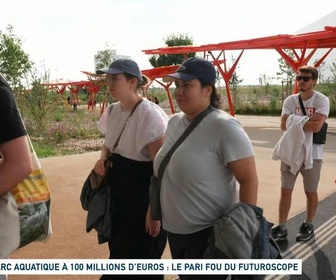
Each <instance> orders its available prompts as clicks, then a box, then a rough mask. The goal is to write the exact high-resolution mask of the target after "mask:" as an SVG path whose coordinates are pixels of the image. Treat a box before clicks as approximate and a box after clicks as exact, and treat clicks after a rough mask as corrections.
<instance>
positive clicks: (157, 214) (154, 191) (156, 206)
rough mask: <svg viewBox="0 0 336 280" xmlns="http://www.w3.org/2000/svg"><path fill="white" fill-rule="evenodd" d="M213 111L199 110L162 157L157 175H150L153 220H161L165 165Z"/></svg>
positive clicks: (150, 202)
mask: <svg viewBox="0 0 336 280" xmlns="http://www.w3.org/2000/svg"><path fill="white" fill-rule="evenodd" d="M212 111H214V108H213V107H211V106H210V107H208V108H207V109H205V110H204V111H203V112H201V113H200V114H199V115H198V116H197V117H196V118H195V119H194V120H193V121H192V122H191V123H190V124H189V126H188V127H187V129H186V130H185V131H184V132H183V134H182V135H181V136H180V138H179V139H178V140H177V141H176V143H175V144H174V145H173V146H172V147H171V149H170V150H169V151H168V153H167V154H166V156H165V157H164V158H163V160H162V162H161V164H160V166H159V170H158V176H155V175H154V176H152V178H151V183H150V186H149V205H150V210H151V211H150V213H151V217H152V219H153V220H161V203H160V188H161V186H160V184H161V179H162V176H163V173H164V171H165V169H166V166H167V164H168V162H169V160H170V158H171V156H172V155H173V153H174V152H175V150H176V149H177V148H178V147H179V146H180V145H181V144H182V142H183V141H184V139H185V138H187V136H188V135H189V134H190V133H191V131H192V130H193V129H194V128H195V127H196V126H197V125H198V124H199V123H200V122H201V120H202V119H203V118H204V117H205V116H206V115H208V114H209V113H211V112H212Z"/></svg>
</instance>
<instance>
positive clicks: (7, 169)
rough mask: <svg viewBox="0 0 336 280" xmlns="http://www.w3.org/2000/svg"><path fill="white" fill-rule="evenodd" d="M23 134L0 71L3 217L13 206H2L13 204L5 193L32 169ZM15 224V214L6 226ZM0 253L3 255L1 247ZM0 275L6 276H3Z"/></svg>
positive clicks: (10, 241) (14, 241)
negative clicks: (6, 210)
mask: <svg viewBox="0 0 336 280" xmlns="http://www.w3.org/2000/svg"><path fill="white" fill-rule="evenodd" d="M26 134H27V133H26V130H25V128H24V125H23V123H22V120H21V117H20V114H19V111H18V108H17V106H16V102H15V99H14V94H13V92H12V90H11V88H10V86H9V84H8V83H7V82H6V80H5V79H4V78H3V77H2V76H1V75H0V152H1V154H2V157H1V159H0V162H1V164H0V217H6V216H8V215H9V214H10V213H6V212H5V211H4V210H1V209H13V208H12V207H9V208H7V207H6V206H7V205H9V206H13V204H14V200H13V199H12V198H11V197H10V196H9V195H8V194H6V193H7V192H8V191H9V190H10V189H11V188H12V187H13V186H15V185H16V184H18V183H19V182H20V181H21V180H23V179H24V178H25V177H26V176H27V175H29V174H30V173H31V172H32V170H33V164H32V160H31V154H30V150H29V144H28V140H27V137H26ZM4 158H6V160H4ZM12 214H13V213H12ZM16 214H17V213H16ZM14 215H15V213H14ZM9 216H12V215H9ZM17 226H18V225H17V219H15V217H14V218H13V220H9V221H8V223H7V227H12V228H13V229H14V228H16V227H17ZM1 232H3V228H2V227H1V228H0V236H1V237H0V238H1V241H5V242H7V244H8V246H16V245H17V244H18V242H19V240H17V239H15V238H13V237H12V236H10V235H6V234H4V236H2V234H1ZM1 251H2V252H3V253H1ZM0 253H1V255H5V252H4V250H1V248H0ZM7 257H8V256H7ZM0 277H1V276H0ZM2 277H3V279H6V278H5V277H4V276H2Z"/></svg>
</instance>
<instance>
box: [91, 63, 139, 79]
mask: <svg viewBox="0 0 336 280" xmlns="http://www.w3.org/2000/svg"><path fill="white" fill-rule="evenodd" d="M122 73H127V74H130V75H132V76H134V77H137V78H138V79H139V80H140V81H142V74H141V71H140V68H139V66H138V64H137V63H136V62H135V61H134V60H132V59H128V58H120V59H117V60H115V61H113V62H112V63H111V64H110V65H109V67H105V68H102V69H98V70H96V74H122Z"/></svg>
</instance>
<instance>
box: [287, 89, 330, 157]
mask: <svg viewBox="0 0 336 280" xmlns="http://www.w3.org/2000/svg"><path fill="white" fill-rule="evenodd" d="M302 102H303V106H304V107H305V109H306V114H307V116H308V117H310V116H311V115H312V114H314V113H319V114H323V115H325V116H326V117H328V116H329V110H330V104H329V98H328V97H327V96H325V95H324V94H322V93H320V92H318V91H314V94H313V95H312V97H311V98H309V99H308V100H302ZM291 114H295V115H298V116H304V114H303V113H302V110H301V106H300V102H299V95H298V94H292V95H290V96H288V97H287V98H286V99H285V101H284V104H283V106H282V113H281V115H291ZM312 153H313V159H323V145H321V144H315V143H314V144H313V151H312Z"/></svg>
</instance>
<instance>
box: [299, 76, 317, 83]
mask: <svg viewBox="0 0 336 280" xmlns="http://www.w3.org/2000/svg"><path fill="white" fill-rule="evenodd" d="M312 78H313V77H309V76H296V80H297V81H301V80H303V81H304V82H308V81H309V80H310V79H312Z"/></svg>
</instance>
